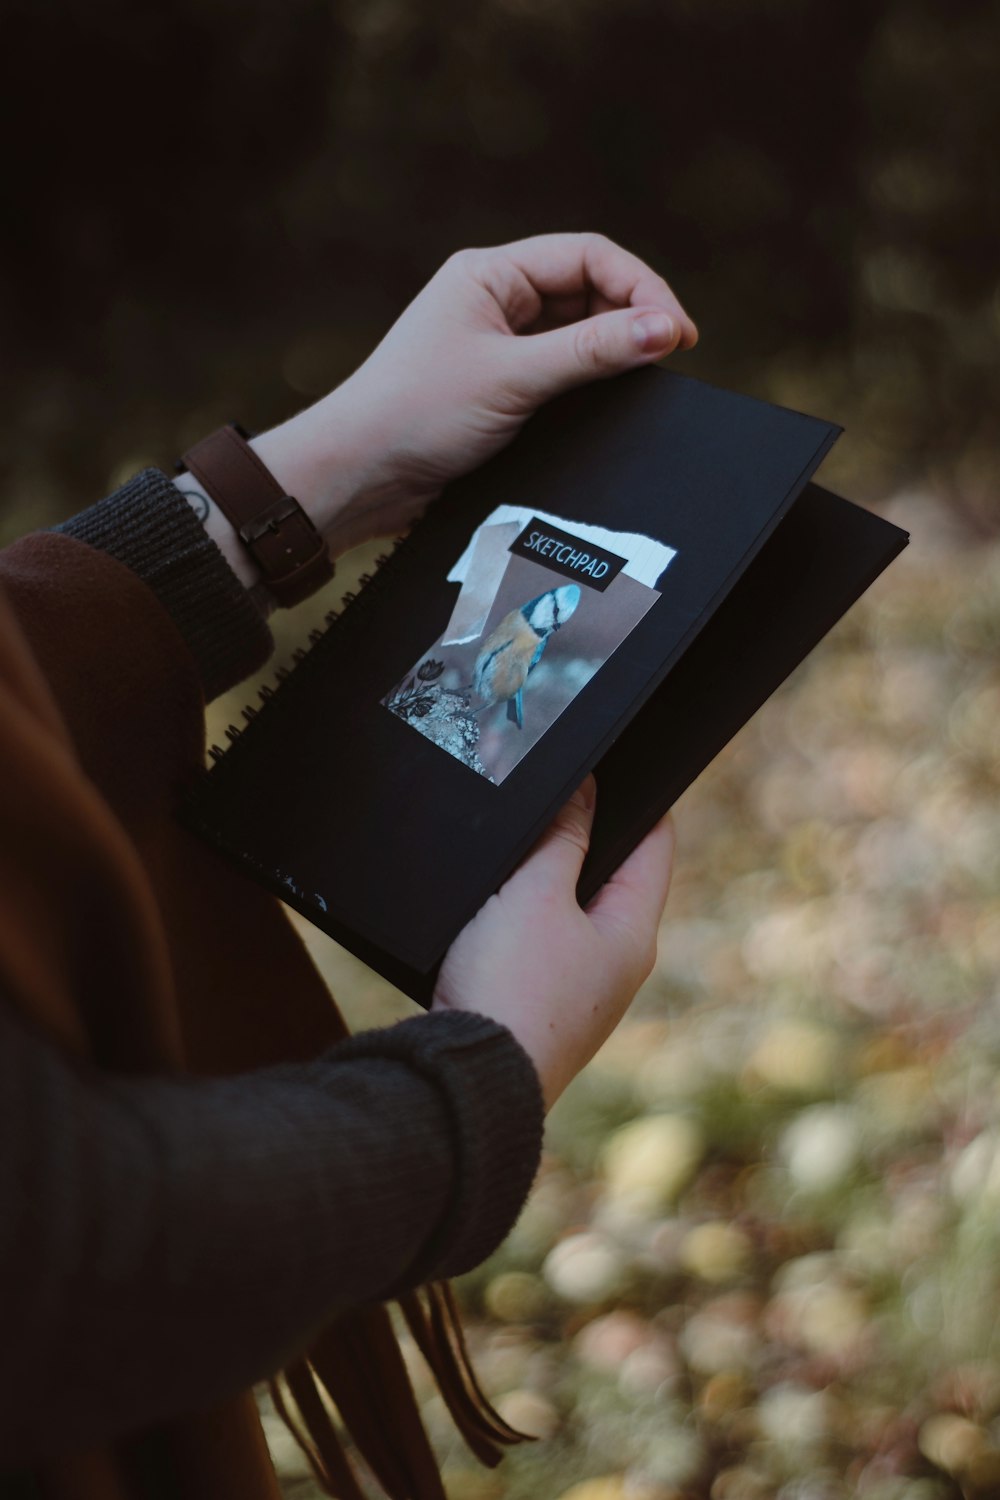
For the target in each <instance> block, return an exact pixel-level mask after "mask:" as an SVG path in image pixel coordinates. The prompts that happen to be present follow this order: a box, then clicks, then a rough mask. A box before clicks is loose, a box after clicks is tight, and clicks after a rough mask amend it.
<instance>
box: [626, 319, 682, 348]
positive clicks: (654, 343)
mask: <svg viewBox="0 0 1000 1500" xmlns="http://www.w3.org/2000/svg"><path fill="white" fill-rule="evenodd" d="M676 333H677V330H676V328H675V327H674V320H673V318H669V317H668V316H667V314H666V313H643V315H642V317H641V318H636V319H635V320H634V321H633V323H632V337H633V338H634V339H635V341H636V343H637V344H638V345H639V348H640V349H644V350H646V349H665V348H666V347H667V345H668V344H672V343H673V341H674V338H675V336H676Z"/></svg>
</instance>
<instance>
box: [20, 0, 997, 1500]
mask: <svg viewBox="0 0 1000 1500" xmlns="http://www.w3.org/2000/svg"><path fill="white" fill-rule="evenodd" d="M5 23H6V24H5V37H4V40H5V45H4V48H3V49H2V50H0V81H2V88H0V98H2V99H3V101H4V109H5V111H6V116H7V119H6V124H7V131H6V140H7V145H8V150H7V157H6V163H5V165H6V171H5V182H4V188H5V192H4V204H3V208H4V213H5V216H6V221H7V222H6V232H5V235H4V238H3V255H4V258H5V266H4V270H5V275H4V276H3V279H2V282H0V318H2V328H3V336H4V339H5V344H6V347H7V349H8V359H7V362H6V367H5V375H4V381H5V385H4V407H3V411H4V415H3V445H2V455H3V465H4V471H3V494H4V496H5V497H6V503H5V509H4V512H3V516H2V525H3V529H4V531H5V532H6V534H7V535H13V534H16V533H17V532H19V531H21V530H24V529H25V528H26V527H28V526H30V525H33V524H39V523H45V522H48V521H51V520H54V519H57V518H59V517H60V516H62V515H65V514H67V513H69V512H70V511H72V510H73V509H74V508H77V507H79V506H80V505H81V504H83V503H85V502H86V501H88V500H90V499H91V498H94V497H96V496H97V495H98V494H100V493H103V492H104V491H105V490H106V489H107V488H109V487H110V486H111V485H112V484H113V483H115V482H116V481H117V480H118V479H120V478H121V477H123V476H124V475H125V474H127V473H128V472H129V471H130V470H131V469H133V468H134V467H136V466H138V465H140V464H143V463H146V462H159V463H165V462H168V461H169V459H170V458H171V457H172V456H173V455H174V454H175V453H177V452H179V451H180V450H181V449H182V448H183V447H184V446H185V445H186V444H187V443H188V442H189V441H190V440H192V439H194V438H196V437H197V436H199V435H201V434H202V433H203V432H204V431H206V430H207V429H208V428H210V427H211V426H212V425H214V424H215V423H217V422H218V421H220V420H224V419H226V418H227V417H230V416H234V415H238V416H240V417H241V418H242V419H243V420H245V421H246V422H248V423H249V424H250V425H252V426H254V427H258V428H259V427H263V426H265V425H267V424H268V423H270V422H271V421H273V420H276V419H278V418H280V417H283V416H285V415H287V414H288V413H289V412H290V410H292V409H293V408H294V407H295V406H296V405H297V404H301V403H302V402H303V401H305V400H307V399H309V398H311V397H313V396H315V395H319V394H320V393H322V392H323V391H324V390H325V389H327V388H328V387H329V386H330V385H331V384H333V383H334V382H336V381H337V380H339V379H341V378H343V377H344V376H345V375H346V374H347V373H349V371H350V370H351V369H352V368H353V367H354V366H355V365H356V363H357V362H358V361H359V360H360V359H361V358H363V357H364V354H365V353H366V351H367V350H368V349H369V348H370V347H371V345H372V344H373V342H374V341H375V340H376V339H377V338H378V337H379V335H380V334H381V332H382V331H383V330H384V329H385V328H386V326H387V325H388V323H389V322H390V321H391V319H392V318H393V316H394V315H395V313H396V312H397V311H398V310H399V309H400V308H401V307H402V306H403V304H404V303H405V302H406V300H407V299H408V298H409V297H410V296H411V295H412V294H413V293H414V292H415V291H416V290H417V289H418V288H419V286H420V285H421V284H422V282H423V281H424V280H425V279H426V277H427V276H428V275H429V274H430V273H431V272H432V271H433V270H434V269H435V267H436V266H437V265H438V263H439V262H440V261H441V260H442V259H443V258H444V257H445V256H446V255H447V254H448V253H449V252H450V251H451V250H453V249H455V248H457V247H459V246H461V245H465V244H474V243H497V242H501V241H503V240H505V239H509V238H512V237H515V236H519V235H524V234H528V233H534V232H538V231H541V230H546V229H550V228H590V227H593V228H598V229H601V230H603V231H604V232H605V233H608V234H610V235H612V236H614V237H615V238H617V239H619V240H621V241H622V242H623V243H625V244H627V245H629V246H630V247H631V248H633V249H635V250H637V251H638V252H639V253H641V254H643V255H644V256H646V257H647V258H648V259H650V260H651V261H652V262H654V263H655V264H656V265H657V266H658V267H659V268H660V269H662V270H663V271H664V273H665V274H666V275H667V276H668V279H670V280H671V281H672V283H673V284H674V286H675V287H676V289H677V291H678V292H679V293H680V295H681V296H682V298H683V299H684V301H685V302H686V303H687V305H688V306H689V307H690V310H691V311H692V313H693V315H694V316H695V318H696V319H697V321H698V323H699V325H700V327H701V330H702V342H701V344H700V346H699V348H698V349H697V350H696V351H695V352H694V353H693V354H691V355H689V356H685V357H684V358H683V359H682V360H678V361H677V367H678V368H680V369H683V370H686V371H690V372H692V373H695V374H699V375H701V376H704V377H705V378H708V379H712V380H715V381H718V382H720V383H724V384H729V385H732V386H734V387H736V388H738V389H742V390H746V391H750V392H753V393H757V394H760V395H764V396H768V397H771V398H773V399H777V400H779V401H782V402H785V403H787V404H789V405H793V406H796V407H799V408H802V409H806V410H811V411H815V412H817V413H819V414H821V415H823V416H827V417H830V418H833V419H835V420H837V421H840V422H843V423H844V424H845V425H846V426H847V428H848V432H847V436H846V437H845V438H844V439H843V440H842V442H841V443H840V444H839V445H838V450H837V451H836V453H835V454H834V456H833V457H832V459H831V460H829V461H828V463H827V464H826V466H825V467H824V471H823V478H824V479H825V480H828V481H829V482H830V483H831V484H833V485H834V487H837V486H838V485H839V486H841V487H842V488H844V490H845V491H846V492H847V493H849V494H852V495H854V496H856V497H857V498H859V499H862V500H866V501H868V502H869V503H880V504H884V505H885V507H886V509H887V511H888V513H889V514H890V515H891V516H892V518H893V519H894V520H897V521H898V522H899V523H900V524H902V525H904V526H906V527H907V528H909V529H911V530H912V531H913V533H914V544H913V546H912V547H911V549H910V551H909V553H908V554H907V555H905V556H904V557H903V558H902V559H901V560H900V561H899V562H898V563H897V564H895V565H894V566H893V568H892V569H891V570H890V572H889V574H888V575H887V576H886V578H884V579H883V580H881V581H880V582H879V584H878V586H877V587H876V588H875V589H874V590H873V591H872V594H871V595H870V596H869V597H868V598H867V599H866V600H865V601H863V603H862V604H861V605H860V606H859V607H858V608H857V609H855V610H854V611H853V612H852V614H851V615H850V617H849V618H848V620H847V621H845V622H844V623H843V624H842V625H841V626H840V627H839V628H838V630H837V631H836V632H835V633H834V634H833V636H832V637H831V639H830V640H828V641H827V642H826V643H824V645H823V646H822V647H821V648H820V649H819V650H818V651H817V652H816V653H814V655H813V657H812V658H811V659H810V661H809V662H808V663H806V664H804V666H803V667H802V668H800V669H799V671H798V672H797V673H796V674H795V676H794V677H793V679H792V680H791V682H790V683H789V684H788V685H786V687H785V688H784V689H783V690H782V691H781V692H780V693H779V694H778V695H777V696H776V698H775V699H774V700H773V701H772V703H771V704H769V705H768V707H767V709H766V710H765V711H764V712H763V713H762V714H760V715H759V716H758V718H757V719H756V720H755V721H754V723H753V724H751V725H750V726H748V728H747V729H746V730H745V731H744V732H743V733H742V734H741V735H740V736H739V737H738V738H737V740H736V741H735V742H734V743H733V744H732V745H731V746H730V747H729V748H728V750H727V751H726V752H725V753H724V754H723V755H722V756H721V757H720V758H719V760H718V761H717V762H716V764H715V765H714V766H713V767H712V768H711V770H710V771H709V772H708V773H707V774H706V775H705V776H704V777H703V778H702V779H701V781H700V782H699V783H698V785H697V786H696V787H695V788H693V789H692V791H691V792H690V793H689V794H688V795H687V796H686V797H685V798H684V800H683V803H682V805H681V807H680V808H679V809H678V813H677V819H678V824H679V834H680V840H679V848H680V857H679V863H678V869H677V874H676V878H675V888H674V892H673V895H672V897H671V902H670V905H669V907H668V912H667V917H666V919H665V923H664V929H663V935H662V942H661V955H660V961H659V965H658V968H657V971H656V973H655V974H654V976H653V978H652V980H651V981H650V983H649V985H648V986H647V987H646V989H645V990H644V992H643V994H642V995H641V996H640V998H639V1000H638V1002H637V1003H636V1006H635V1007H634V1009H633V1011H632V1013H631V1015H630V1017H629V1019H628V1021H627V1022H626V1023H625V1024H624V1025H623V1027H622V1028H621V1029H620V1031H619V1032H618V1033H616V1036H615V1037H614V1038H613V1040H612V1041H611V1043H609V1045H608V1046H607V1047H606V1048H605V1049H604V1051H603V1052H602V1053H601V1055H600V1057H599V1058H598V1059H597V1060H596V1062H595V1063H594V1064H593V1065H592V1067H591V1068H590V1069H588V1070H587V1071H586V1072H585V1074H584V1075H583V1076H582V1077H581V1078H580V1079H578V1080H577V1082H576V1083H575V1084H574V1085H573V1087H572V1088H571V1089H570V1090H569V1091H568V1092H567V1094H566V1095H565V1096H564V1098H563V1099H562V1100H561V1101H560V1104H559V1106H558V1108H557V1109H556V1111H555V1112H554V1113H553V1116H552V1118H551V1121H550V1125H549V1130H548V1136H547V1151H546V1157H545V1162H544V1166H543V1170H542V1173H541V1176H540V1178H539V1181H538V1183H537V1185H536V1188H535V1190H534V1192H533V1194H532V1197H531V1199H530V1201H529V1204H528V1206H527V1208H526V1210H525V1213H524V1215H523V1216H522V1219H521V1221H520V1223H519V1224H518V1226H517V1228H516V1230H515V1231H514V1233H513V1234H512V1236H511V1237H510V1239H509V1240H508V1242H507V1243H506V1244H505V1245H504V1246H503V1247H502V1248H501V1249H500V1250H499V1251H498V1252H497V1254H496V1255H495V1256H494V1257H493V1258H492V1260H491V1261H490V1262H488V1263H487V1264H486V1265H485V1266H483V1267H482V1268H481V1269H480V1270H478V1271H477V1272H475V1273H474V1274H473V1275H471V1276H469V1277H467V1278H465V1279H464V1281H463V1284H462V1288H461V1290H462V1294H463V1298H464V1301H465V1304H466V1307H467V1309H468V1312H469V1317H470V1321H471V1322H472V1325H473V1341H474V1344H475V1347H476V1351H477V1356H478V1363H479V1366H480V1369H481V1373H482V1377H483V1381H484V1384H485V1386H486V1388H487V1389H488V1390H489V1391H491V1392H492V1393H494V1394H495V1395H496V1396H497V1398H498V1399H499V1402H500V1405H501V1406H502V1409H503V1410H504V1412H505V1414H506V1415H507V1416H508V1418H509V1419H510V1420H511V1421H513V1422H515V1424H519V1425H523V1426H524V1427H526V1428H527V1429H529V1430H531V1431H534V1432H537V1433H540V1434H542V1435H543V1436H544V1437H545V1438H546V1441H545V1442H543V1443H540V1444H536V1445H533V1446H530V1447H526V1448H524V1449H518V1450H515V1451H513V1452H512V1453H511V1454H510V1455H509V1456H508V1457H507V1459H506V1460H505V1462H504V1464H503V1465H502V1467H501V1469H500V1470H499V1471H497V1472H496V1473H489V1472H487V1471H485V1470H480V1469H478V1468H477V1467H476V1465H475V1464H474V1462H473V1461H472V1460H471V1459H470V1458H469V1456H468V1455H466V1454H464V1453H463V1452H462V1450H461V1448H460V1446H459V1445H458V1444H457V1443H456V1440H455V1439H454V1436H453V1434H452V1431H451V1428H450V1426H449V1424H448V1422H447V1420H446V1419H445V1417H444V1416H443V1412H442V1409H441V1405H440V1401H439V1400H438V1399H437V1398H436V1397H435V1395H434V1392H433V1388H432V1387H431V1386H430V1385H429V1383H428V1381H427V1378H426V1375H425V1373H424V1372H422V1370H421V1368H420V1364H419V1360H417V1359H416V1358H414V1360H413V1373H414V1380H415V1382H416V1384H417V1388H418V1392H419V1394H420V1396H421V1399H422V1401H423V1403H424V1410H425V1415H426V1418H427V1421H428V1424H429V1426H430V1428H431V1430H432V1432H433V1434H434V1437H435V1441H436V1442H437V1444H438V1446H439V1450H440V1452H441V1455H442V1459H443V1461H444V1464H445V1469H446V1475H447V1482H448V1491H449V1497H450V1500H529V1497H530V1500H536V1497H539V1496H546V1497H548V1496H551V1497H553V1500H555V1497H561V1500H683V1497H687V1500H702V1497H706V1500H707V1497H710V1500H765V1497H772V1496H774V1497H780V1500H847V1497H848V1496H855V1495H857V1496H861V1497H863V1500H958V1497H959V1496H967V1497H972V1500H976V1497H980V1496H983V1497H985V1496H989V1495H992V1494H995V1493H997V1492H998V1491H1000V1378H998V1374H997V1371H998V1368H1000V1366H998V1353H1000V1350H998V1344H997V1339H998V1333H997V1329H998V1319H997V1314H998V1310H1000V1286H998V1274H1000V1273H998V1265H1000V1241H998V1229H997V1224H998V1223H1000V1217H998V1204H1000V1086H998V1083H997V1064H998V1061H1000V1029H998V1024H997V1019H996V999H997V975H998V972H1000V862H998V859H1000V856H998V851H1000V820H998V819H1000V815H998V811H997V809H998V807H1000V800H998V792H1000V758H998V743H1000V736H998V734H997V722H998V711H1000V678H998V667H997V662H998V658H1000V612H998V603H997V601H998V599H1000V548H998V544H997V542H996V541H995V540H994V538H995V532H996V528H997V522H998V519H1000V505H998V502H997V493H996V483H995V474H996V447H997V425H996V418H995V412H996V410H997V408H998V404H1000V403H998V397H1000V367H998V362H997V359H996V349H997V337H998V333H1000V276H998V269H997V248H996V247H997V245H998V243H1000V222H998V213H997V209H998V204H997V173H996V169H995V155H996V143H997V140H998V139H1000V90H998V89H997V87H996V83H995V72H996V58H997V55H998V50H1000V8H998V7H997V6H996V5H995V4H988V3H985V0H963V3H962V4H961V5H952V6H944V5H941V4H931V3H929V0H887V3H885V4H881V5H868V4H862V3H861V0H843V3H841V4H840V5H838V6H830V5H828V4H825V3H822V0H753V3H747V0H697V3H696V0H669V3H667V0H481V3H479V4H477V5H468V4H462V3H459V0H429V3H427V4H424V5H419V4H417V3H416V0H340V3H335V0H330V3H319V0H285V3H284V4H282V5H280V6H279V5H275V4H271V5H262V4H253V3H246V0H244V3H242V4H239V5H237V4H236V3H235V0H181V3H175V4H161V5H157V6H155V7H154V6H151V5H149V4H145V3H137V0H87V3H86V4H84V3H83V0H72V3H62V4H52V3H46V0H32V3H29V0H12V3H8V5H7V6H6V7H5ZM367 562H368V558H367V556H366V557H362V558H356V559H355V567H356V570H360V569H361V568H363V567H364V566H365V565H366V564H367ZM350 571H351V569H350V564H348V565H346V566H344V567H342V568H341V570H340V577H339V579H338V587H340V586H343V585H344V583H345V580H346V582H347V583H349V581H350V579H349V574H350ZM330 602H331V601H330V599H329V598H325V599H322V600H318V601H315V602H314V603H313V604H310V606H307V607H305V608H304V609H303V610H302V611H300V612H296V618H294V619H292V620H286V621H285V622H284V625H285V631H286V637H285V641H286V644H287V643H289V640H290V637H291V635H292V634H295V633H296V632H297V633H299V634H304V633H305V631H306V630H307V629H308V627H309V626H310V625H311V624H314V623H317V622H318V620H319V618H320V616H321V615H322V611H323V609H325V608H327V607H329V603H330ZM243 699H244V693H240V694H237V695H235V697H234V698H233V699H232V700H231V701H230V702H229V703H224V704H222V705H220V706H219V708H218V710H217V711H216V712H215V713H214V714H213V717H212V724H211V728H212V732H213V733H214V735H215V736H216V737H221V730H220V729H219V727H218V726H219V725H220V724H221V723H223V722H224V720H225V718H226V717H227V716H229V717H235V716H236V710H237V706H238V702H239V701H241V700H243ZM304 935H305V936H306V938H307V941H308V942H309V943H310V944H311V946H312V947H313V950H314V952H315V954H316V956H317V959H318V961H319V962H320V964H321V966H322V967H323V969H324V971H325V972H326V973H327V974H328V975H329V977H330V979H331V982H332V984H333V986H334V988H335V990H336V992H337V994H338V996H339V997H340V998H341V1000H342V1002H343V1004H344V1008H345V1010H346V1011H347V1013H348V1016H349V1018H350V1020H351V1021H352V1023H353V1024H354V1025H355V1026H362V1025H368V1024H372V1023H373V1022H376V1021H387V1020H390V1019H391V1018H392V1017H393V1016H395V1015H398V1014H405V1013H409V1006H408V1005H407V1004H405V1003H404V1002H402V1001H401V1000H400V998H399V997H398V996H395V995H394V994H393V993H392V992H390V991H388V990H387V988H386V987H385V986H384V985H382V984H381V982H380V981H378V980H376V979H375V978H374V976H372V975H371V974H370V973H369V972H368V971H366V970H365V969H364V968H363V967H362V966H361V965H359V964H357V963H356V962H354V961H353V960H352V959H350V958H349V957H348V956H347V955H345V954H344V953H342V952H341V951H339V950H337V949H336V948H335V947H334V945H332V944H330V943H328V942H327V941H326V940H325V939H323V938H322V937H321V936H320V935H319V934H317V933H316V932H315V931H314V930H312V929H308V930H307V931H306V932H305V934H304ZM266 1424H267V1428H268V1434H269V1438H270V1440H271V1442H272V1446H273V1450H274V1453H275V1457H276V1460H277V1462H278V1464H279V1468H280V1470H281V1474H282V1478H283V1482H284V1484H285V1487H286V1490H287V1493H288V1494H289V1495H300V1496H302V1497H303V1500H304V1497H305V1496H306V1495H308V1494H310V1493H311V1492H312V1487H311V1482H310V1481H309V1479H308V1477H307V1474H306V1471H305V1469H304V1466H303V1463H302V1461H301V1457H300V1456H299V1455H298V1454H297V1453H296V1451H295V1449H294V1445H293V1444H292V1443H291V1440H290V1439H289V1437H288V1435H287V1434H286V1433H285V1432H284V1430H283V1429H282V1428H281V1427H280V1424H278V1423H277V1422H276V1419H275V1418H274V1417H273V1414H270V1413H267V1414H266Z"/></svg>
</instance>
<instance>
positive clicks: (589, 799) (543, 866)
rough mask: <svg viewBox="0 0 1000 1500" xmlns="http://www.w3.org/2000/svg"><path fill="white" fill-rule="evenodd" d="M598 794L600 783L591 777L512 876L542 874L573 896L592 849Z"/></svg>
mask: <svg viewBox="0 0 1000 1500" xmlns="http://www.w3.org/2000/svg"><path fill="white" fill-rule="evenodd" d="M596 796H597V785H596V783H595V781H594V778H593V776H588V777H587V778H586V780H585V781H583V782H582V783H581V784H580V786H578V787H577V789H576V791H575V792H574V793H573V795H572V797H571V798H570V799H569V801H568V802H567V803H566V804H565V805H564V806H563V807H561V808H560V809H559V812H558V813H557V814H556V816H555V818H554V819H553V820H552V822H551V823H550V824H549V826H548V828H547V829H546V830H545V832H544V833H543V834H542V837H541V838H540V839H539V840H538V843H537V844H536V845H535V847H534V849H532V851H531V853H530V854H529V855H528V857H527V859H525V861H524V863H523V864H522V865H521V867H520V869H519V870H518V872H517V875H515V876H514V877H513V878H514V879H515V880H516V879H518V878H519V877H520V876H521V875H526V874H528V873H529V872H530V874H531V877H532V878H538V877H540V878H541V879H543V880H544V882H545V883H546V884H549V883H553V884H558V886H559V887H562V888H564V889H565V890H566V891H567V892H568V893H569V894H570V895H571V896H573V895H574V893H575V891H576V883H577V881H578V880H579V878H580V871H581V869H582V868H583V861H584V860H585V859H586V857H587V850H588V849H589V848H590V830H591V828H592V827H593V824H594V802H595V799H596Z"/></svg>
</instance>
